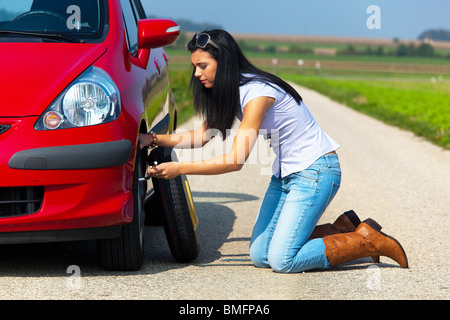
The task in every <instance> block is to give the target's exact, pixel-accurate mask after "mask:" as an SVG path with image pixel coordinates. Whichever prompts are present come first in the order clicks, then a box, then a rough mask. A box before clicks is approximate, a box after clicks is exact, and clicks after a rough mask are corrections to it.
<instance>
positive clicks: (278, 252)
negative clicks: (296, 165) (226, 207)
mask: <svg viewBox="0 0 450 320" xmlns="http://www.w3.org/2000/svg"><path fill="white" fill-rule="evenodd" d="M340 182H341V169H340V165H339V158H338V156H337V155H336V154H329V155H325V156H322V157H321V158H319V159H318V160H317V161H316V162H315V163H314V164H312V165H311V166H310V167H309V168H308V169H306V170H303V171H300V172H296V173H292V174H290V175H288V176H286V177H284V178H277V177H275V176H272V179H271V181H270V184H269V187H268V189H267V191H266V194H265V196H264V199H263V202H262V204H261V208H260V211H259V214H258V217H257V219H256V223H255V226H254V228H253V234H252V238H251V241H250V258H251V259H252V262H253V264H254V265H255V266H257V267H261V268H268V267H271V268H272V269H273V270H274V271H276V272H284V273H287V272H291V273H294V272H302V271H305V270H309V269H316V268H329V267H330V264H329V262H328V259H327V257H326V256H325V245H324V243H323V240H322V239H320V238H319V239H313V240H308V238H309V236H310V235H311V233H312V231H313V230H314V227H315V226H316V224H317V222H318V221H319V219H320V217H321V216H322V214H323V212H324V211H325V209H326V208H327V206H328V204H329V203H330V202H331V200H332V199H333V198H334V196H335V195H336V192H337V191H338V189H339V186H340Z"/></svg>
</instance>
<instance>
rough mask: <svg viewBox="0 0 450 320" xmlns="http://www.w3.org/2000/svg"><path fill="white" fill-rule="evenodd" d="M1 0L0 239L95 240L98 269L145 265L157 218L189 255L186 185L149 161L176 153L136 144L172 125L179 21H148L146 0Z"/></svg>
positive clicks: (190, 210)
mask: <svg viewBox="0 0 450 320" xmlns="http://www.w3.org/2000/svg"><path fill="white" fill-rule="evenodd" d="M3 3H4V4H3V5H0V70H1V73H0V90H1V97H2V99H1V102H0V244H7V243H27V242H51V241H68V240H70V241H72V240H86V239H97V240H98V246H97V247H98V251H99V262H100V265H101V267H102V268H104V269H108V270H137V269H139V268H140V267H141V265H142V263H143V259H144V247H143V244H144V241H143V238H144V235H143V233H144V230H145V228H144V222H145V221H146V219H147V221H148V220H149V219H150V218H151V219H152V220H162V222H163V224H164V226H165V230H166V235H167V239H168V241H169V244H170V248H171V250H172V254H173V255H174V257H175V258H176V259H177V260H179V261H190V260H193V259H194V258H195V257H196V256H197V255H198V240H197V234H196V225H197V220H196V215H195V209H194V207H193V204H192V198H191V194H190V190H189V184H188V183H187V180H186V178H185V177H179V178H177V179H174V180H168V181H161V180H153V181H152V180H151V179H150V180H149V179H145V174H146V171H147V168H148V163H149V162H150V161H151V163H153V161H158V162H162V161H172V160H175V161H176V159H173V157H172V152H171V150H163V149H161V148H156V149H154V150H148V149H142V150H141V149H140V148H139V146H138V135H139V133H145V132H149V131H150V130H153V131H155V132H157V133H170V132H172V131H173V130H174V129H175V127H176V108H175V101H174V98H173V94H172V91H171V87H170V82H169V75H168V58H167V55H166V54H165V52H164V50H163V49H162V47H164V46H167V45H170V44H171V43H173V42H174V41H175V40H176V39H177V38H178V36H179V33H180V28H179V26H177V24H176V23H174V22H173V21H170V20H161V19H146V15H145V12H144V9H143V7H142V4H141V3H140V1H139V0H58V1H54V0H34V1H32V0H29V1H19V2H14V1H7V2H6V1H4V2H3ZM146 215H147V218H146Z"/></svg>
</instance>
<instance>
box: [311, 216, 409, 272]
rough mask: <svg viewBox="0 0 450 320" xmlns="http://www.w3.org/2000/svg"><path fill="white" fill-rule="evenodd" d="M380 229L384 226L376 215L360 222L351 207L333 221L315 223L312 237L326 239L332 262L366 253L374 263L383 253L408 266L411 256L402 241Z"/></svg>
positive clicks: (405, 266)
mask: <svg viewBox="0 0 450 320" xmlns="http://www.w3.org/2000/svg"><path fill="white" fill-rule="evenodd" d="M380 230H381V226H380V225H379V224H378V223H377V222H375V221H374V220H373V219H367V220H364V221H363V222H361V220H360V219H359V217H358V216H357V215H356V213H355V212H354V211H353V210H350V211H347V212H345V213H343V214H341V215H340V216H339V217H338V218H337V219H336V221H335V222H334V223H332V224H331V223H327V224H323V225H318V226H316V227H315V228H314V230H313V232H312V234H311V236H310V238H309V239H315V238H322V239H323V242H324V244H325V255H326V256H327V258H328V261H329V262H330V264H331V266H336V265H339V264H341V263H344V262H348V261H352V260H355V259H360V258H365V257H372V260H373V261H374V262H375V263H379V262H380V256H386V257H389V258H391V259H393V260H394V261H396V262H397V263H398V264H399V265H400V266H401V267H402V268H408V259H407V257H406V253H405V250H403V248H402V246H401V245H400V243H399V242H398V241H397V240H395V239H394V238H392V237H391V236H388V235H387V234H384V233H382V232H381V231H380Z"/></svg>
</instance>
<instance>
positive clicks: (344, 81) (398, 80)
mask: <svg viewBox="0 0 450 320" xmlns="http://www.w3.org/2000/svg"><path fill="white" fill-rule="evenodd" d="M244 53H245V54H246V56H247V57H248V58H249V59H250V60H251V61H253V62H254V63H255V64H256V65H257V66H258V67H260V68H262V69H264V70H267V71H269V72H273V73H276V74H277V75H279V76H280V77H282V78H283V79H285V80H287V81H292V82H295V83H298V84H299V85H302V86H305V87H308V88H311V89H313V90H316V91H318V92H320V93H322V94H324V95H327V96H329V97H330V98H331V99H333V100H335V101H338V102H341V103H343V104H345V105H347V106H349V107H351V108H354V109H356V110H358V111H360V112H363V113H365V114H368V115H370V116H372V117H375V118H377V119H379V120H382V121H384V122H386V123H389V124H392V125H395V126H398V127H400V128H403V129H406V130H410V131H412V132H414V133H415V134H416V135H417V136H420V137H424V138H425V139H427V140H429V141H431V142H433V143H435V144H436V145H439V146H441V147H443V148H445V149H450V82H449V78H450V74H449V73H448V72H447V70H448V69H446V68H448V67H447V66H448V65H449V63H450V59H446V60H444V59H441V58H437V59H433V58H417V57H416V58H414V57H408V58H396V57H376V56H361V57H356V58H355V57H353V60H351V58H349V57H345V56H344V57H343V56H336V57H323V56H314V55H309V56H306V57H305V66H304V67H303V68H302V69H301V70H300V69H299V68H298V67H296V66H293V65H292V61H293V60H294V59H295V56H293V55H292V54H291V53H289V54H282V53H281V54H277V56H276V57H277V59H278V60H279V65H277V66H273V65H271V63H270V61H271V59H269V57H271V56H270V55H268V54H262V53H260V52H244ZM168 54H169V57H170V58H171V59H172V64H171V74H170V76H171V83H172V88H173V91H174V95H175V98H176V100H177V104H178V108H179V109H180V121H184V120H187V119H189V118H190V117H192V116H193V115H194V111H193V107H192V93H191V92H190V90H189V81H190V74H191V68H190V60H189V54H188V53H187V52H186V51H183V50H173V49H170V50H168ZM272 57H273V56H272ZM297 57H298V56H297ZM302 58H303V57H302ZM264 59H266V60H264ZM319 59H320V60H321V61H331V62H335V63H337V64H336V65H333V67H330V68H327V67H326V66H327V64H326V63H323V65H324V66H325V67H322V68H321V70H320V72H319V71H318V70H316V69H315V68H314V67H313V65H314V63H315V62H316V61H317V60H319ZM295 61H296V60H295ZM348 61H350V62H359V63H368V64H367V65H363V66H361V64H358V63H355V64H354V65H353V64H348V63H346V62H348ZM405 64H408V69H404V65H405ZM330 66H331V65H330ZM436 66H442V70H441V69H439V68H437V70H438V71H439V72H436ZM396 67H399V68H396ZM371 68H373V70H372V69H371ZM402 68H403V69H402ZM399 70H400V71H399Z"/></svg>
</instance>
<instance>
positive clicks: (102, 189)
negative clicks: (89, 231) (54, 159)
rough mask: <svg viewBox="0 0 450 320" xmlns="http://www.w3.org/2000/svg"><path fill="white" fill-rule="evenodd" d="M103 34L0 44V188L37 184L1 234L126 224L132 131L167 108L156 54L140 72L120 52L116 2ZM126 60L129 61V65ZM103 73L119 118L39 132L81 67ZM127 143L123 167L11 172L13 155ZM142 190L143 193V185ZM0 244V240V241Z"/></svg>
mask: <svg viewBox="0 0 450 320" xmlns="http://www.w3.org/2000/svg"><path fill="white" fill-rule="evenodd" d="M108 7H109V9H108V10H109V21H110V24H109V29H108V34H107V36H106V38H105V39H104V41H103V42H101V43H33V42H30V43H23V42H18V43H11V42H8V43H0V65H1V67H0V69H1V70H2V72H1V76H0V88H1V96H2V102H1V104H0V125H3V124H6V125H11V128H10V129H9V130H7V131H6V132H4V133H2V134H0V174H1V176H0V188H1V187H29V186H42V187H44V189H45V194H44V198H43V203H42V205H41V207H40V209H39V211H38V212H36V213H33V214H27V215H18V216H12V217H0V238H1V236H2V233H10V232H29V231H48V230H64V229H81V228H98V227H108V226H117V225H122V224H126V223H129V222H130V221H131V219H132V216H133V199H132V181H133V171H134V159H135V153H136V147H137V137H138V132H147V131H150V128H152V127H153V126H154V125H156V124H157V123H158V122H159V121H160V120H161V119H163V118H164V117H165V116H166V115H167V114H169V115H170V124H169V130H170V129H171V128H172V127H173V125H174V123H173V118H174V117H173V114H174V103H173V101H172V100H173V99H171V90H170V84H169V80H168V70H167V61H166V56H165V53H164V51H163V49H161V48H159V49H151V50H150V54H149V55H150V56H149V63H148V66H147V68H145V69H144V68H142V67H139V66H138V65H136V63H133V62H135V61H134V60H136V57H132V56H130V53H129V50H128V47H127V38H126V31H125V26H124V24H123V18H122V11H121V5H120V1H119V0H109V1H108ZM133 59H134V60H133ZM90 66H95V67H98V68H101V69H103V70H104V71H106V72H107V73H108V74H109V76H110V77H111V78H112V79H113V81H114V82H115V84H116V86H117V87H118V89H119V91H120V98H121V114H120V116H119V117H118V118H117V119H116V120H114V121H112V122H109V123H105V124H100V125H93V126H88V127H79V128H68V129H58V130H47V131H39V130H36V129H35V128H34V125H35V123H36V121H37V120H38V118H39V117H40V116H41V115H42V114H43V113H44V111H45V110H46V108H47V107H49V105H51V103H52V102H53V101H54V100H55V99H56V98H57V97H58V96H59V95H60V94H61V92H62V91H63V90H64V89H65V88H67V87H68V86H69V85H70V83H71V82H72V81H74V79H76V78H77V77H78V76H79V75H80V74H81V73H82V72H83V71H85V70H86V69H87V68H88V67H90ZM123 140H128V141H130V142H131V145H132V152H131V153H130V156H129V159H128V161H126V162H125V163H124V164H121V165H118V166H112V167H105V168H90V169H75V170H36V169H33V170H28V169H16V168H11V166H10V164H9V162H10V160H11V159H12V158H13V156H14V155H16V154H18V153H20V152H22V151H25V150H34V149H39V148H50V147H61V146H75V145H92V144H96V143H105V142H114V141H123ZM149 188H150V187H149ZM0 242H1V241H0Z"/></svg>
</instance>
